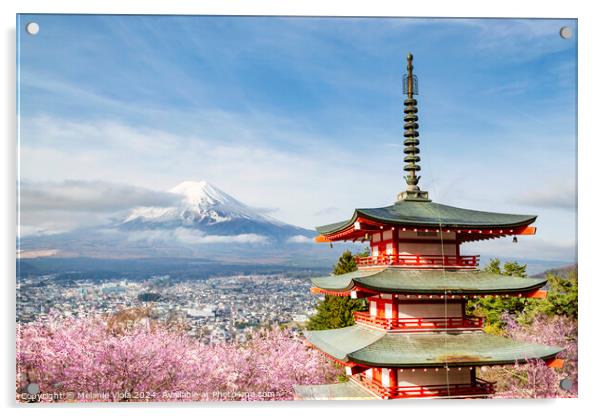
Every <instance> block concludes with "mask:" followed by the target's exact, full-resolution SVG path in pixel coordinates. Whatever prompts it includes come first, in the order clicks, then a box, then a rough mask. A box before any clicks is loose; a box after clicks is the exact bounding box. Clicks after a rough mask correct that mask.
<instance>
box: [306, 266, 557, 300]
mask: <svg viewBox="0 0 602 416" xmlns="http://www.w3.org/2000/svg"><path fill="white" fill-rule="evenodd" d="M311 282H312V284H313V285H314V286H315V287H316V288H318V289H321V290H322V291H324V292H348V291H351V290H361V289H368V290H372V291H376V292H380V293H416V294H446V293H447V294H481V295H487V294H498V293H522V292H529V291H532V290H536V289H539V288H541V287H542V286H544V285H545V284H546V282H547V279H546V278H545V277H542V278H533V277H515V276H504V275H501V274H497V273H489V272H484V271H479V270H442V269H436V270H415V269H414V270H413V269H402V268H399V267H387V268H378V269H363V270H357V271H354V272H351V273H345V274H341V275H336V276H326V277H316V278H313V279H311Z"/></svg>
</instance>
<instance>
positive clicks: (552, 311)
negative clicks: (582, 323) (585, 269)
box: [518, 272, 579, 323]
mask: <svg viewBox="0 0 602 416" xmlns="http://www.w3.org/2000/svg"><path fill="white" fill-rule="evenodd" d="M546 277H547V279H548V296H547V297H546V298H545V299H540V300H539V301H533V302H529V303H528V305H527V307H526V308H525V311H524V312H523V314H522V316H520V317H519V319H518V321H519V322H520V323H530V322H531V321H532V320H533V318H534V317H535V316H537V315H539V314H542V313H543V314H546V315H562V316H567V317H569V318H572V319H577V318H578V291H579V287H578V286H579V285H578V279H577V272H571V273H569V275H568V277H567V278H563V277H562V276H559V275H557V274H554V273H548V274H547V276H546Z"/></svg>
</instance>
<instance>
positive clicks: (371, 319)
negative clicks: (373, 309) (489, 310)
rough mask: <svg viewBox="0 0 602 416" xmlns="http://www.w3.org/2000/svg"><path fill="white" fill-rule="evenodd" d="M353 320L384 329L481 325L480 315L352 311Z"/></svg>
mask: <svg viewBox="0 0 602 416" xmlns="http://www.w3.org/2000/svg"><path fill="white" fill-rule="evenodd" d="M354 317H355V322H358V323H363V324H368V325H374V326H379V327H381V328H384V329H404V330H416V329H447V328H475V329H479V328H482V327H483V318H481V317H469V316H466V317H433V318H431V317H427V318H396V319H393V318H382V317H379V316H372V315H370V313H368V312H354Z"/></svg>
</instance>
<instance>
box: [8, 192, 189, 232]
mask: <svg viewBox="0 0 602 416" xmlns="http://www.w3.org/2000/svg"><path fill="white" fill-rule="evenodd" d="M18 190H19V206H18V209H20V219H21V223H20V224H19V225H20V230H19V231H20V235H22V236H23V235H30V234H57V233H63V232H67V231H71V230H74V229H77V228H82V227H92V226H96V225H100V224H106V223H108V222H110V221H111V220H112V219H113V218H114V217H116V216H119V215H121V216H123V215H125V212H126V211H127V210H130V209H133V208H135V207H138V206H149V205H150V206H159V207H164V206H170V205H173V204H174V203H176V202H177V201H179V199H180V196H178V195H174V194H173V193H169V192H162V191H156V190H152V189H146V188H142V187H139V186H132V185H128V184H123V183H110V182H105V181H98V180H92V181H85V180H65V181H58V182H52V181H46V182H32V181H22V182H21V183H19V184H18Z"/></svg>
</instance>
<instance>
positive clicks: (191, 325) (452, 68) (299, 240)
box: [16, 14, 578, 403]
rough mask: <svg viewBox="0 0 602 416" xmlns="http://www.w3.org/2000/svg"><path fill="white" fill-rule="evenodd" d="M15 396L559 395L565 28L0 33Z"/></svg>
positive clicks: (157, 23)
mask: <svg viewBox="0 0 602 416" xmlns="http://www.w3.org/2000/svg"><path fill="white" fill-rule="evenodd" d="M16 28H17V82H18V85H17V119H18V137H17V144H18V172H17V183H18V206H17V219H18V223H17V230H18V235H17V241H16V245H17V259H16V261H17V276H16V280H17V292H16V306H17V309H16V319H17V333H16V341H17V343H16V345H17V349H16V353H17V356H16V360H17V368H16V381H17V383H16V384H17V390H16V399H17V401H18V402H21V403H37V402H44V403H47V402H75V403H81V402H132V401H133V402H138V401H144V402H149V401H150V402H165V401H169V402H181V401H194V402H206V401H240V400H259V401H263V400H334V399H344V400H405V399H417V398H429V399H441V398H480V399H501V398H541V397H576V396H577V385H578V378H577V318H578V316H577V239H576V221H577V211H576V198H577V194H576V180H577V178H576V168H577V150H576V149H577V134H576V126H577V124H576V123H577V108H576V95H577V90H576V87H577V60H576V57H577V21H576V20H574V19H573V20H571V19H566V20H563V19H444V18H393V17H389V18H361V17H358V18H336V17H313V18H310V17H293V16H290V17H268V16H266V17H241V16H192V15H189V16H158V15H157V16H151V15H145V16H135V15H130V16H125V15H60V14H40V15H35V14H21V15H18V16H17V22H16Z"/></svg>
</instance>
